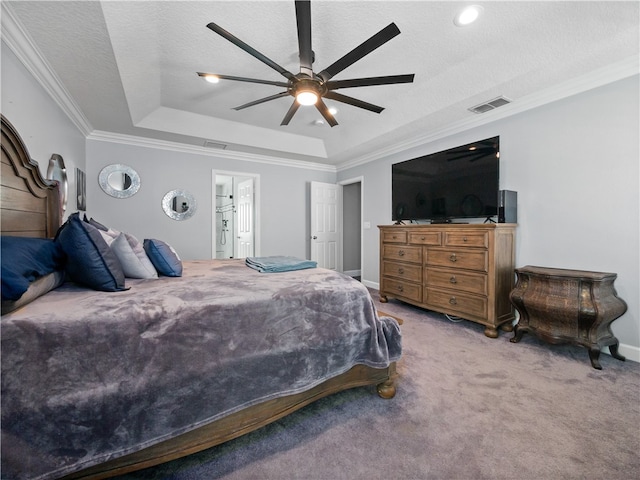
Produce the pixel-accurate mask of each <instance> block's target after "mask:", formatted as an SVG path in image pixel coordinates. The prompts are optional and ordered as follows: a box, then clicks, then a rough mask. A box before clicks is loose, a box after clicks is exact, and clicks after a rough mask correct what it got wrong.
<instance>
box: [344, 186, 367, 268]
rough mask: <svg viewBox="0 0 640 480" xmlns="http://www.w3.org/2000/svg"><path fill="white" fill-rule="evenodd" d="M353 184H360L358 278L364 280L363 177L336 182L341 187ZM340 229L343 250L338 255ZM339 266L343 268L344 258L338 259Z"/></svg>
mask: <svg viewBox="0 0 640 480" xmlns="http://www.w3.org/2000/svg"><path fill="white" fill-rule="evenodd" d="M354 183H359V184H360V278H361V279H362V280H364V238H363V237H364V232H363V231H362V230H363V222H364V177H363V176H359V177H353V178H349V179H347V180H341V181H339V182H338V185H341V186H343V187H344V186H345V185H352V184H354ZM342 208H343V210H344V198H343V202H342ZM343 213H344V212H343ZM342 217H343V219H344V214H343V215H342ZM341 228H342V231H341V232H340V234H341V235H342V236H343V238H342V244H343V248H342V249H341V252H340V255H343V254H344V225H343V226H342V227H341ZM340 264H341V265H342V266H343V267H344V258H341V259H340ZM343 270H344V268H343Z"/></svg>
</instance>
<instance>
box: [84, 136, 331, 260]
mask: <svg viewBox="0 0 640 480" xmlns="http://www.w3.org/2000/svg"><path fill="white" fill-rule="evenodd" d="M112 163H123V164H126V165H129V166H131V167H133V168H134V169H135V170H136V171H137V172H138V173H139V174H140V182H141V185H140V190H139V191H138V193H136V194H135V195H134V196H133V197H131V198H128V199H117V198H113V197H110V196H108V195H106V194H105V193H104V192H102V190H101V189H100V187H99V185H98V174H99V173H100V170H102V169H103V168H104V167H105V166H107V165H109V164H112ZM212 170H220V171H233V172H239V173H249V174H259V175H260V198H261V204H260V206H259V207H258V208H259V210H260V226H261V237H260V246H261V250H260V255H293V256H297V257H301V258H308V256H309V225H308V223H309V187H308V184H309V182H310V181H312V180H313V181H319V182H334V181H335V177H336V174H335V173H334V172H324V171H317V170H311V169H303V168H292V167H287V166H277V165H269V164H264V163H257V162H250V161H238V160H232V159H227V158H220V157H215V156H210V155H205V154H199V153H182V152H178V151H171V150H163V149H157V148H150V147H144V146H136V145H127V144H121V143H114V142H105V141H99V140H88V141H87V215H89V216H92V217H94V218H95V219H96V220H97V221H99V222H101V223H103V224H105V225H107V226H109V227H112V228H114V229H116V230H121V231H125V232H128V233H131V234H133V235H135V236H136V237H138V238H139V239H144V238H158V239H160V240H164V241H166V242H167V243H169V244H170V245H171V246H173V247H174V248H175V249H176V251H177V252H178V254H179V255H180V256H181V258H182V259H185V260H191V259H206V258H211V257H212V214H213V203H212V202H213V197H212V195H213V194H214V193H215V187H214V186H213V185H212ZM173 189H184V190H188V191H189V192H191V193H193V194H194V195H195V197H196V201H197V202H198V207H197V211H196V213H195V215H194V216H193V217H191V218H190V219H188V220H185V221H181V222H178V221H175V220H172V219H171V218H169V217H167V216H166V215H165V214H164V212H163V210H162V205H161V201H162V197H163V196H164V195H165V193H167V192H168V191H169V190H173Z"/></svg>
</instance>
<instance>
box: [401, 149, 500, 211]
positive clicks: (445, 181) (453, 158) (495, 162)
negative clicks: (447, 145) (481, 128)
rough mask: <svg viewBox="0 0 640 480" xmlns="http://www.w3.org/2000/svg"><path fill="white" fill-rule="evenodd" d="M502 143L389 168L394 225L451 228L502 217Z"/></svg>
mask: <svg viewBox="0 0 640 480" xmlns="http://www.w3.org/2000/svg"><path fill="white" fill-rule="evenodd" d="M499 159H500V137H493V138H487V139H485V140H480V141H477V142H473V143H469V144H467V145H462V146H460V147H455V148H451V149H449V150H444V151H442V152H437V153H433V154H430V155H425V156H423V157H418V158H414V159H411V160H407V161H405V162H400V163H396V164H394V165H392V167H391V182H392V190H391V196H392V202H393V220H394V221H396V222H403V221H418V220H431V221H432V222H433V223H438V222H452V221H455V220H456V219H464V218H482V217H485V218H490V217H493V216H495V215H497V214H498V194H499V187H498V185H499V174H500V168H499Z"/></svg>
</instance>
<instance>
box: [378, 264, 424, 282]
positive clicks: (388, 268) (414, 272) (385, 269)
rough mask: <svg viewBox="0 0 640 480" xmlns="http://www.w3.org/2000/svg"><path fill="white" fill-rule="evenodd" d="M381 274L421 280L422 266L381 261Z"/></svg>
mask: <svg viewBox="0 0 640 480" xmlns="http://www.w3.org/2000/svg"><path fill="white" fill-rule="evenodd" d="M382 275H384V276H386V277H396V278H399V279H403V280H409V281H411V282H418V283H421V282H422V266H421V265H411V264H408V263H396V262H388V261H383V262H382Z"/></svg>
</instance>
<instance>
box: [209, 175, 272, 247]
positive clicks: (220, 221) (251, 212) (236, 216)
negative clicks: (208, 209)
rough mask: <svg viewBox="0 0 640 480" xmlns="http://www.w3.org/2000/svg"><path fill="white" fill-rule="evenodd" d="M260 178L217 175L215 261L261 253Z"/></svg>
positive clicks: (214, 206)
mask: <svg viewBox="0 0 640 480" xmlns="http://www.w3.org/2000/svg"><path fill="white" fill-rule="evenodd" d="M259 179H260V177H259V175H254V174H246V173H236V172H221V171H214V172H213V186H214V189H213V190H214V192H215V193H214V196H213V197H214V198H213V204H214V205H213V212H214V214H213V215H214V218H213V222H212V224H213V232H212V233H213V245H212V247H213V258H245V257H252V256H257V255H258V252H259V245H258V242H257V239H259V218H260V217H259V208H258V207H259V202H258V198H259V196H258V194H259Z"/></svg>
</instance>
